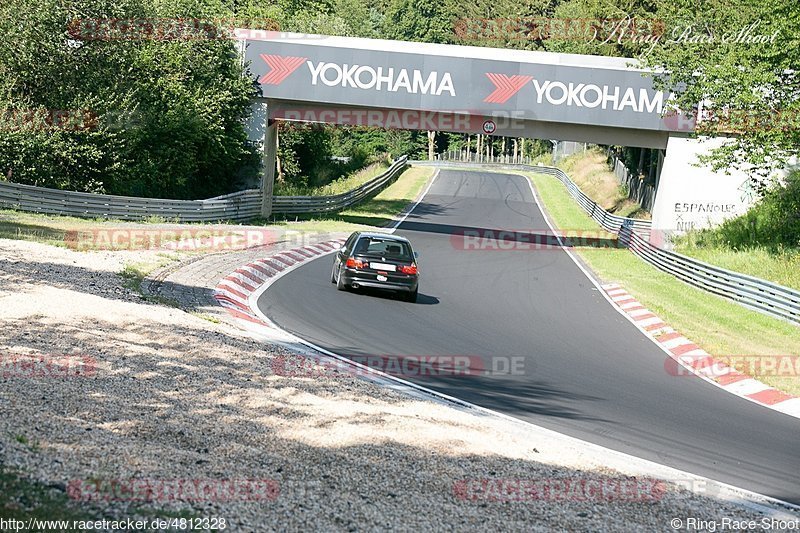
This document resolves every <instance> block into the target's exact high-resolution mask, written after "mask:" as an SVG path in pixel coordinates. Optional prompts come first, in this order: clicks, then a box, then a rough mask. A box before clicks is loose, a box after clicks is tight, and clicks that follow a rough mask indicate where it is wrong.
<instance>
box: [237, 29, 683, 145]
mask: <svg viewBox="0 0 800 533" xmlns="http://www.w3.org/2000/svg"><path fill="white" fill-rule="evenodd" d="M372 42H373V41H370V40H367V39H345V38H325V39H321V38H317V39H310V38H309V39H294V40H291V41H284V40H280V39H277V40H267V41H256V40H248V41H246V43H245V59H246V61H248V62H249V64H250V65H249V68H250V73H251V75H252V77H253V78H254V81H256V82H257V83H258V84H259V86H260V89H261V96H262V97H264V98H269V99H273V100H284V101H286V100H290V101H294V102H298V103H303V104H321V105H331V106H334V105H341V106H354V107H360V108H370V107H378V108H384V109H397V110H413V111H431V112H439V113H460V112H459V111H458V110H469V114H471V115H478V116H495V115H496V114H497V113H498V112H500V113H506V114H511V113H512V112H513V115H514V116H515V117H517V118H519V119H522V120H526V121H529V120H534V121H541V122H558V123H562V124H575V125H588V126H602V127H618V128H628V129H638V130H642V129H643V130H651V131H652V130H654V131H671V130H674V128H672V127H671V126H670V121H669V120H664V119H663V118H662V111H664V109H665V106H666V105H667V103H668V100H669V95H668V94H667V93H664V92H661V91H656V90H654V89H653V83H652V81H653V80H652V78H650V77H649V76H646V75H643V72H642V71H640V70H635V69H632V68H629V67H627V66H626V64H625V61H624V60H620V59H612V58H596V57H592V56H586V58H587V59H586V66H577V65H579V64H580V58H581V57H582V56H562V55H560V54H543V53H533V52H519V51H515V52H514V54H515V57H519V58H520V59H522V60H523V61H503V60H494V59H486V58H485V57H469V54H470V53H473V54H474V53H475V52H473V50H475V49H473V48H469V47H454V46H449V47H440V46H438V45H420V44H418V43H415V44H414V49H415V50H425V48H426V47H430V50H431V53H419V52H417V53H410V52H405V51H400V50H404V49H406V48H407V47H408V46H410V45H411V43H399V42H398V43H397V50H396V51H395V50H390V49H389V48H391V47H387V45H386V44H385V43H386V42H385V41H374V42H375V43H383V44H382V47H383V49H370V43H372ZM348 43H352V45H351V46H346V44H348ZM443 51H450V53H452V54H453V55H443ZM507 52H508V51H506V50H497V57H503V56H508V55H509V54H508V53H507ZM528 54H529V55H528ZM481 55H483V56H485V55H486V54H485V53H484V54H481ZM562 58H564V60H562ZM567 59H569V61H567ZM567 62H568V63H569V65H565V64H564V63H567ZM470 129H472V128H470Z"/></svg>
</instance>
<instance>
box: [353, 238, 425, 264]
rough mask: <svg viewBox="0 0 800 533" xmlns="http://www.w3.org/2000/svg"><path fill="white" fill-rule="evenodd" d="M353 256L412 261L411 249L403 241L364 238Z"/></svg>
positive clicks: (359, 242) (357, 245)
mask: <svg viewBox="0 0 800 533" xmlns="http://www.w3.org/2000/svg"><path fill="white" fill-rule="evenodd" d="M353 255H364V256H370V257H384V258H386V259H395V260H398V261H411V247H410V246H409V245H408V243H406V242H402V241H395V240H390V239H380V238H377V239H376V238H371V237H364V238H362V239H360V240H359V241H358V243H357V244H356V247H355V250H354V251H353Z"/></svg>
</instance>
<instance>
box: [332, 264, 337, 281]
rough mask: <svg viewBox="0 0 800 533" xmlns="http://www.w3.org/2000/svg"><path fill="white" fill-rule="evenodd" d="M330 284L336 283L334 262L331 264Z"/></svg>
mask: <svg viewBox="0 0 800 533" xmlns="http://www.w3.org/2000/svg"><path fill="white" fill-rule="evenodd" d="M331 283H336V261H334V262H333V266H332V267H331Z"/></svg>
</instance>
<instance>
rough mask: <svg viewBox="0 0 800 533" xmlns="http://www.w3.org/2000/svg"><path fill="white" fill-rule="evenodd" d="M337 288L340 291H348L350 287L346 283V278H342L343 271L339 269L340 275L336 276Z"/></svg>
mask: <svg viewBox="0 0 800 533" xmlns="http://www.w3.org/2000/svg"><path fill="white" fill-rule="evenodd" d="M336 288H337V289H339V290H340V291H346V290H347V289H349V287H348V286H347V285H346V284H345V282H344V278H342V271H341V269H340V270H339V275H338V276H337V277H336Z"/></svg>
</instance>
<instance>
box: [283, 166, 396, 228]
mask: <svg viewBox="0 0 800 533" xmlns="http://www.w3.org/2000/svg"><path fill="white" fill-rule="evenodd" d="M407 166H408V156H405V155H404V156H402V157H399V158H398V159H397V160H395V161H394V163H392V165H391V166H390V167H389V168H388V169H386V171H385V172H383V173H382V174H381V175H379V176H376V177H375V178H372V179H371V180H370V181H368V182H366V183H364V184H363V185H360V186H359V187H356V188H355V189H353V190H351V191H347V192H345V193H341V194H334V195H332V196H273V197H272V212H273V213H279V214H282V215H288V214H295V213H331V212H334V211H340V210H342V209H344V208H346V207H349V206H351V205H353V204H357V203H358V202H360V201H362V200H364V199H365V198H367V197H369V196H371V195H373V194H375V193H376V192H378V191H380V190H381V189H383V188H384V187H386V186H387V185H388V184H389V183H391V182H392V181H393V180H394V179H395V178H396V177H397V176H399V175H400V174H401V173H402V172H403V170H405V168H406V167H407Z"/></svg>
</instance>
